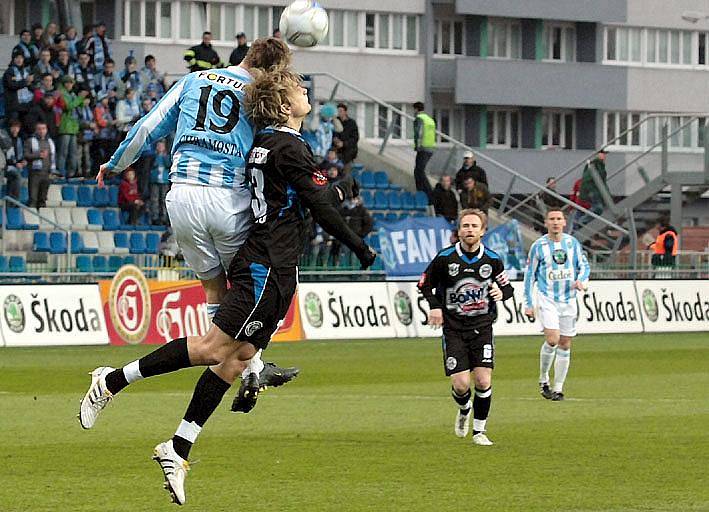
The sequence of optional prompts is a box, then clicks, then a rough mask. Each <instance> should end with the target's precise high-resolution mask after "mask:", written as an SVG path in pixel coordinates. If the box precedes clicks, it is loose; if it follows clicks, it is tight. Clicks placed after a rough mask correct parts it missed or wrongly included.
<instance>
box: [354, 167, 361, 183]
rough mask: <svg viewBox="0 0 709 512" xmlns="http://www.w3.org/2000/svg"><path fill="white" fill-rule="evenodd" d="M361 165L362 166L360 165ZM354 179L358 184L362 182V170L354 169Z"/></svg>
mask: <svg viewBox="0 0 709 512" xmlns="http://www.w3.org/2000/svg"><path fill="white" fill-rule="evenodd" d="M360 165H361V164H360ZM352 179H354V180H357V181H358V182H359V181H361V179H362V170H361V169H354V168H353V169H352Z"/></svg>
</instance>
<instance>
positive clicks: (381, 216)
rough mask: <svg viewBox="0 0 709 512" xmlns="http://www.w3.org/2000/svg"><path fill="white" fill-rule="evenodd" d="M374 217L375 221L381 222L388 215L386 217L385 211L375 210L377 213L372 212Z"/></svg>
mask: <svg viewBox="0 0 709 512" xmlns="http://www.w3.org/2000/svg"><path fill="white" fill-rule="evenodd" d="M372 218H373V219H374V223H375V224H376V223H378V222H381V221H383V220H385V218H386V217H385V215H384V214H383V213H381V212H375V213H373V214H372Z"/></svg>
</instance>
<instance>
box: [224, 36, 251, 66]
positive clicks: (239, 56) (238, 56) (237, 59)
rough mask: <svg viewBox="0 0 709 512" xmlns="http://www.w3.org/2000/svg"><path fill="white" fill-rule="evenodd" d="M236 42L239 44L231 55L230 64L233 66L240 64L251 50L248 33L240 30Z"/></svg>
mask: <svg viewBox="0 0 709 512" xmlns="http://www.w3.org/2000/svg"><path fill="white" fill-rule="evenodd" d="M236 44H237V45H238V46H237V47H236V48H234V51H232V52H231V55H230V56H229V64H231V65H232V66H238V65H239V64H241V61H242V60H244V57H246V53H247V52H248V51H249V45H248V44H246V34H244V33H243V32H239V33H238V34H236Z"/></svg>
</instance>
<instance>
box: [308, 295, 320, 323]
mask: <svg viewBox="0 0 709 512" xmlns="http://www.w3.org/2000/svg"><path fill="white" fill-rule="evenodd" d="M304 303H305V317H306V318H307V319H308V323H309V324H310V325H312V326H313V327H322V324H323V312H322V302H321V301H320V297H318V295H317V294H316V293H315V292H308V293H307V294H306V295H305V299H304Z"/></svg>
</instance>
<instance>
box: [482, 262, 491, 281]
mask: <svg viewBox="0 0 709 512" xmlns="http://www.w3.org/2000/svg"><path fill="white" fill-rule="evenodd" d="M491 275H492V265H490V264H489V263H485V264H484V265H481V266H480V277H482V278H483V279H487V278H488V277H490V276H491Z"/></svg>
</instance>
